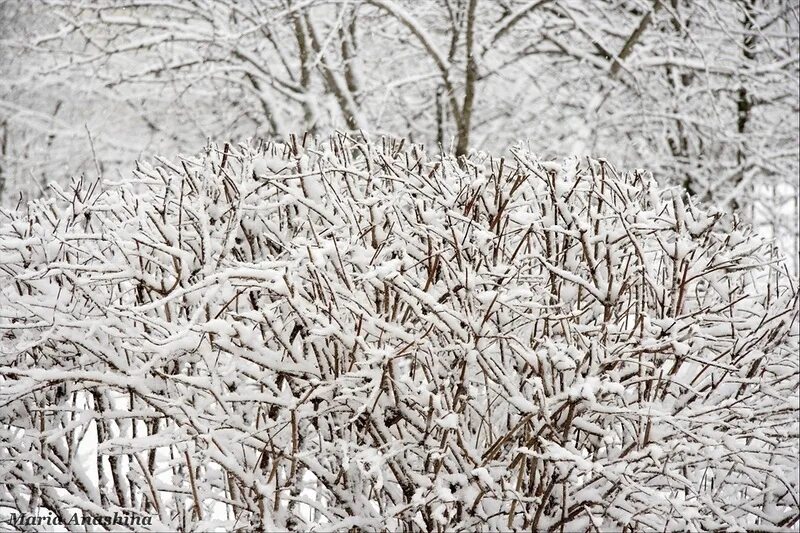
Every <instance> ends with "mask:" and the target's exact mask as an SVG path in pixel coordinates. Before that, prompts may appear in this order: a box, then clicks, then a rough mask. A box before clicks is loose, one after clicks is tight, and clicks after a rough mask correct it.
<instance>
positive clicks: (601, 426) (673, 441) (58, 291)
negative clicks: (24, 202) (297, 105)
mask: <svg viewBox="0 0 800 533" xmlns="http://www.w3.org/2000/svg"><path fill="white" fill-rule="evenodd" d="M304 144H305V143H304V142H301V141H300V140H299V139H292V140H291V141H290V142H289V143H288V144H276V143H251V144H248V145H240V146H237V147H233V146H228V145H225V146H224V147H223V148H221V149H220V148H219V147H215V146H210V147H209V148H208V149H207V150H206V151H205V152H204V153H203V154H201V155H200V156H198V157H196V158H194V157H193V158H182V159H180V160H178V161H177V162H174V163H171V162H168V161H161V163H160V165H159V166H157V167H151V166H147V165H139V166H138V168H137V169H136V170H135V172H134V173H133V177H132V179H130V180H124V181H121V182H118V183H98V182H93V183H89V182H85V181H75V182H74V183H73V185H72V187H70V188H68V189H58V188H56V189H55V195H54V196H53V197H51V198H50V199H45V200H39V201H36V202H32V203H30V204H29V205H28V206H27V208H26V210H25V211H21V212H20V211H18V212H9V213H4V220H3V221H2V225H1V226H0V309H1V310H2V311H0V349H1V350H2V352H1V353H0V357H2V359H0V383H1V384H2V389H1V391H2V392H0V406H1V407H0V432H2V439H3V442H4V443H5V444H4V445H3V446H2V447H0V465H2V468H1V469H0V472H2V473H1V474H0V506H2V507H3V512H4V513H9V512H12V511H13V512H29V513H35V512H39V513H42V514H45V513H48V512H49V513H53V514H57V515H61V516H65V517H66V515H67V514H68V513H69V512H71V511H75V510H77V511H78V512H81V513H86V514H94V515H101V516H103V515H108V514H110V513H114V512H121V513H128V514H131V515H154V516H156V517H157V518H156V519H155V520H154V525H153V528H154V529H160V530H163V529H164V528H168V529H172V530H179V531H208V530H210V529H211V528H212V527H218V526H222V527H224V528H226V529H227V530H231V529H237V528H246V529H250V530H253V529H255V530H274V529H280V530H283V529H296V530H313V529H318V530H331V529H345V528H351V527H355V528H361V529H366V530H375V529H381V528H386V529H389V530H405V531H409V530H427V531H437V530H438V531H441V530H444V529H447V530H478V529H482V530H508V529H520V530H522V529H525V530H529V531H530V530H541V531H608V530H623V531H640V530H657V531H688V530H704V531H716V530H719V531H722V530H725V531H744V530H753V531H755V530H775V529H776V528H777V529H781V528H785V529H788V528H791V527H796V526H797V523H798V512H800V511H799V510H800V506H799V505H798V489H799V487H798V462H797V455H798V422H797V417H798V411H799V406H798V400H797V396H798V376H799V369H798V361H797V355H796V350H797V315H798V297H797V290H796V286H795V285H794V283H796V280H792V279H791V278H790V277H789V276H788V275H786V274H785V273H783V272H784V271H785V268H784V266H783V264H782V262H781V260H780V257H779V255H778V254H777V252H776V251H775V249H774V248H773V247H772V246H771V245H770V244H769V243H765V242H763V241H762V240H761V239H760V238H758V237H757V236H755V235H754V234H753V233H752V232H751V231H750V230H749V229H748V228H746V227H740V225H739V224H738V222H737V220H736V219H731V218H729V217H728V216H727V215H723V214H721V213H717V212H707V211H705V210H704V209H703V208H702V207H698V206H696V205H694V204H692V203H691V202H688V201H686V200H684V199H683V197H682V196H681V194H679V193H678V192H676V191H673V190H660V189H658V188H657V187H656V186H655V185H654V182H653V181H652V179H651V178H650V177H649V175H648V174H646V173H644V172H642V171H634V172H630V173H624V174H620V173H618V172H616V171H615V170H614V169H613V168H612V167H611V166H610V165H609V164H608V163H606V162H605V161H602V160H599V161H598V160H578V159H568V160H566V161H564V162H563V163H560V164H557V163H548V162H541V161H539V160H538V159H537V158H536V157H534V156H533V155H532V154H530V153H528V152H527V151H525V150H522V149H520V150H515V151H514V157H513V158H509V159H506V160H503V159H496V158H492V157H489V156H486V155H482V154H478V155H473V156H472V157H471V158H470V159H465V160H461V162H460V164H458V163H457V162H456V161H455V160H454V159H452V158H451V157H448V156H442V157H440V156H438V155H437V156H436V157H432V156H430V155H429V154H426V153H425V151H424V150H423V149H422V148H421V147H419V146H411V147H403V145H402V144H397V143H390V142H384V143H379V144H369V143H361V142H356V141H353V140H351V139H348V138H346V137H345V136H337V137H334V138H331V139H329V140H328V141H326V142H325V143H321V144H316V145H314V146H311V145H310V143H308V144H309V146H303V145H304Z"/></svg>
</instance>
